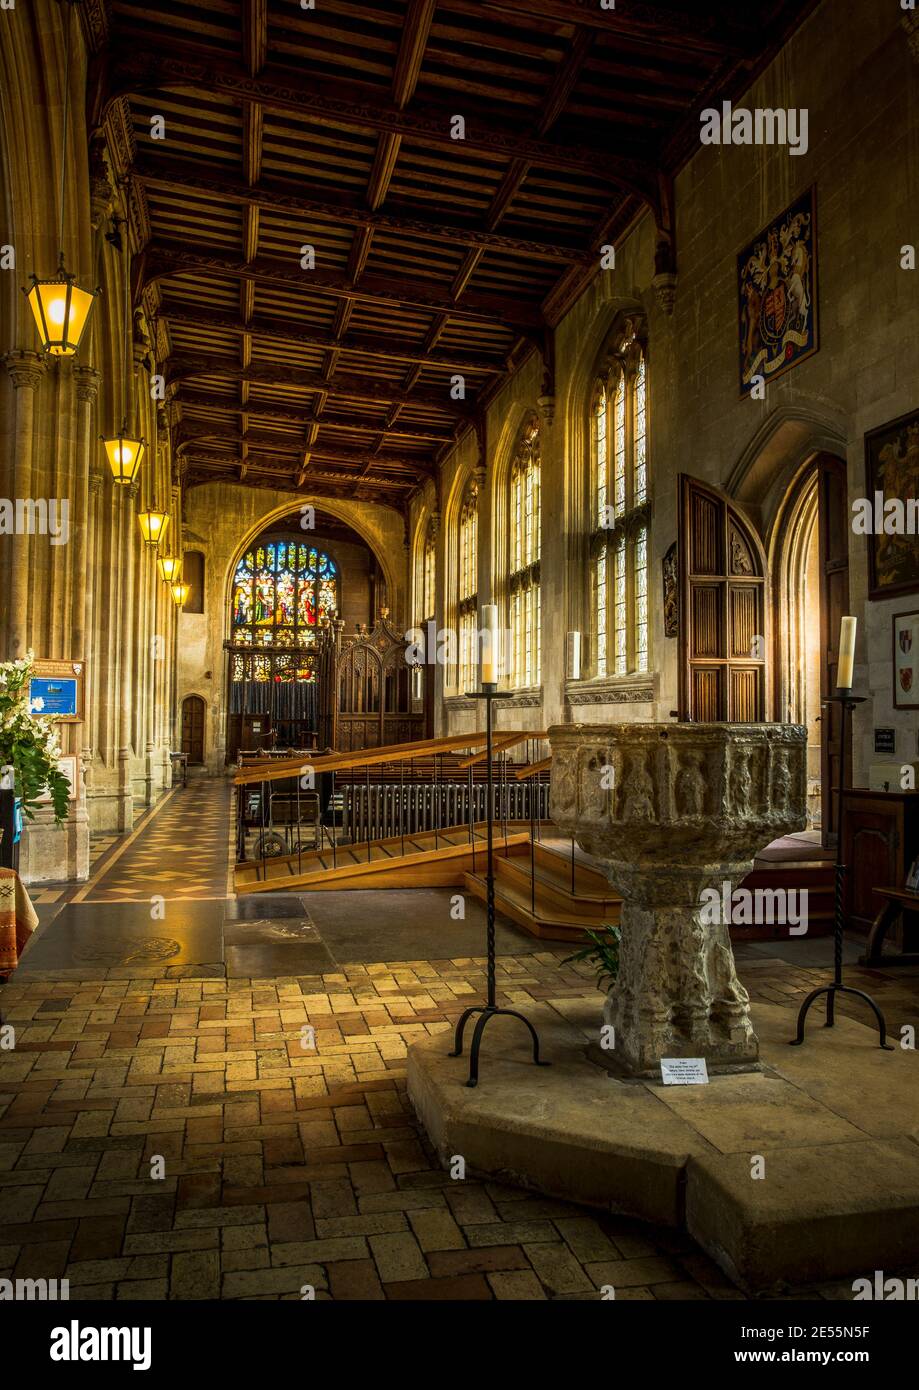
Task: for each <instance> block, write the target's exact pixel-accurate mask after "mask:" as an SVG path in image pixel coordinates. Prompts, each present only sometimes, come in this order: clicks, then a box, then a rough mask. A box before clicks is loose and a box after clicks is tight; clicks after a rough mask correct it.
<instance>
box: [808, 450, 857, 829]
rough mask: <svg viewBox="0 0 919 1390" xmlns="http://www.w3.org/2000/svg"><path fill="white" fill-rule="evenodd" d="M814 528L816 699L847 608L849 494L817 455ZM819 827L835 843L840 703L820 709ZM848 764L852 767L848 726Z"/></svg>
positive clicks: (828, 687) (828, 682)
mask: <svg viewBox="0 0 919 1390" xmlns="http://www.w3.org/2000/svg"><path fill="white" fill-rule="evenodd" d="M817 470H818V472H817V486H818V489H819V492H818V498H819V501H818V511H817V517H818V526H819V539H820V645H821V648H822V652H823V659H822V661H821V663H820V697H821V699H822V700H826V699H828V698H829V697H830V696H831V695H835V693H836V667H837V665H838V662H839V623H840V619H841V618H842V616H843V614H844V613H848V612H849V498H848V491H847V483H846V466H845V464H844V463H843V461H842V459H838V458H834V457H833V456H832V455H831V454H821V455H820V457H819V459H818V460H817ZM820 720H821V723H820V729H821V734H820V781H821V802H822V808H821V811H822V814H821V826H822V830H823V844H824V847H825V848H826V847H828V846H829V845H835V843H836V834H837V826H836V816H837V799H836V791H835V790H834V789H835V788H837V787H838V786H839V773H840V767H841V755H842V728H841V720H840V713H839V706H838V705H835V704H829V705H824V706H823V708H822V709H821V711H820ZM849 732H850V739H849V749H848V751H847V755H846V758H847V766H848V767H849V768H851V766H852V758H851V756H850V755H851V751H852V745H851V728H850V731H849ZM850 781H851V779H850Z"/></svg>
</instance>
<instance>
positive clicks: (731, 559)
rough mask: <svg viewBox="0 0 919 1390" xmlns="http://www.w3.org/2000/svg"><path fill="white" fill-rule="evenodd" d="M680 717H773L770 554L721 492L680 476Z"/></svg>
mask: <svg viewBox="0 0 919 1390" xmlns="http://www.w3.org/2000/svg"><path fill="white" fill-rule="evenodd" d="M679 487H680V508H679V547H678V548H679V557H680V558H679V592H680V636H679V642H680V657H679V667H680V670H679V676H680V696H679V716H680V718H681V719H684V720H689V721H690V722H692V723H709V722H711V723H723V722H728V723H732V724H733V723H759V722H761V721H762V720H764V719H767V718H768V717H769V710H768V694H767V691H768V685H767V671H766V654H767V652H768V651H769V633H768V631H767V625H768V622H769V607H768V592H767V578H766V574H767V570H766V556H765V552H764V551H763V547H762V544H761V542H760V539H759V537H758V536H757V534H756V532H755V530H754V529H753V526H752V525H751V523H750V521H749V520H748V519H747V518H746V517H745V516H744V515H743V513H742V512H741V510H740V508H739V507H738V506H737V504H736V503H734V502H732V501H731V500H730V499H729V498H728V497H727V496H725V494H724V493H722V492H720V491H719V490H718V489H717V488H712V487H709V486H708V485H707V484H706V483H702V482H700V481H699V480H698V479H697V478H691V477H689V476H688V475H687V474H685V473H681V474H680V479H679Z"/></svg>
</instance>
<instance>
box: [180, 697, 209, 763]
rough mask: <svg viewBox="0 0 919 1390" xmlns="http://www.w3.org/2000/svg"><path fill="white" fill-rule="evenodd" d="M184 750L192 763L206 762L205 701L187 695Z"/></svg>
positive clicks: (183, 726)
mask: <svg viewBox="0 0 919 1390" xmlns="http://www.w3.org/2000/svg"><path fill="white" fill-rule="evenodd" d="M182 752H183V753H185V754H186V755H187V757H188V761H189V762H190V763H203V762H204V701H203V700H202V698H201V696H200V695H186V697H185V699H184V700H183V701H182Z"/></svg>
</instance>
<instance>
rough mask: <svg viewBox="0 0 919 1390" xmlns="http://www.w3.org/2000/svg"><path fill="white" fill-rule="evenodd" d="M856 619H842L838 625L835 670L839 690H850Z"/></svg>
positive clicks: (853, 663) (853, 665)
mask: <svg viewBox="0 0 919 1390" xmlns="http://www.w3.org/2000/svg"><path fill="white" fill-rule="evenodd" d="M857 626H858V619H857V618H843V620H842V622H841V623H840V625H839V665H838V667H837V669H836V684H837V686H838V687H839V689H840V690H851V689H852V672H853V669H854V667H855V629H856V627H857Z"/></svg>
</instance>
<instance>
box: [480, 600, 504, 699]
mask: <svg viewBox="0 0 919 1390" xmlns="http://www.w3.org/2000/svg"><path fill="white" fill-rule="evenodd" d="M481 624H482V684H483V685H497V684H498V664H499V656H500V649H499V643H498V605H497V604H496V603H483V604H482V617H481Z"/></svg>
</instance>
